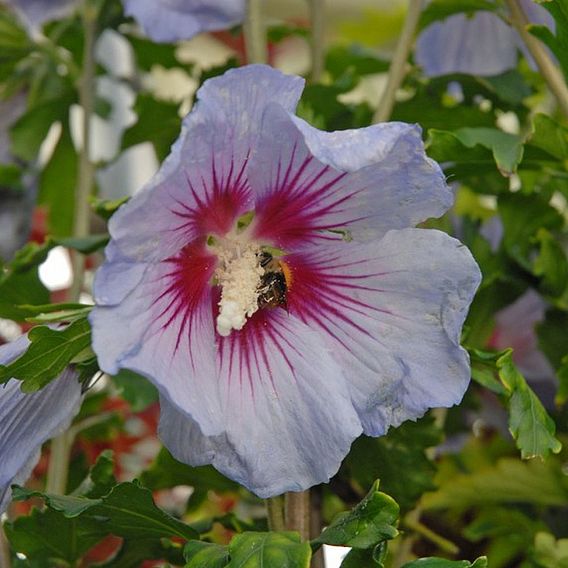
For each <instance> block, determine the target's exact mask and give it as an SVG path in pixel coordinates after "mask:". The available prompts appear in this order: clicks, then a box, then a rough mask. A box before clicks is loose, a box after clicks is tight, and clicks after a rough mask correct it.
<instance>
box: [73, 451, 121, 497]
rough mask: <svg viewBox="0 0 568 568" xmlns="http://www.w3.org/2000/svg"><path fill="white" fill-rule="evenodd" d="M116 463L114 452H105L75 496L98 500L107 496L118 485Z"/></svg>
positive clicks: (75, 492)
mask: <svg viewBox="0 0 568 568" xmlns="http://www.w3.org/2000/svg"><path fill="white" fill-rule="evenodd" d="M113 471H114V463H113V459H112V451H111V450H104V451H103V452H101V453H100V454H99V456H98V458H97V461H96V462H95V464H94V465H93V466H92V467H91V469H90V470H89V474H88V475H87V477H86V478H85V479H84V480H83V481H82V482H81V484H80V485H79V487H77V489H75V491H73V495H74V496H78V495H80V496H82V497H88V498H89V499H97V498H99V497H102V496H103V495H107V494H108V493H109V492H110V491H111V490H112V488H113V487H114V486H115V485H116V479H115V477H114V473H113Z"/></svg>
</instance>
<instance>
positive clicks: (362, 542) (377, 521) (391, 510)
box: [312, 481, 399, 548]
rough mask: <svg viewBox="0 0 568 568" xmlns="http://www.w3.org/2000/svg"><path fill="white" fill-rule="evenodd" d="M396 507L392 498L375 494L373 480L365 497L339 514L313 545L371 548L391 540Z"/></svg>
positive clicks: (375, 484)
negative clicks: (347, 510)
mask: <svg viewBox="0 0 568 568" xmlns="http://www.w3.org/2000/svg"><path fill="white" fill-rule="evenodd" d="M398 515H399V507H398V505H397V503H396V502H395V501H394V499H393V498H392V497H389V496H388V495H386V494H385V493H381V492H380V491H379V482H378V481H376V482H375V483H374V484H373V487H372V488H371V490H370V491H369V493H367V495H366V496H365V498H364V499H363V500H362V501H361V502H360V503H359V504H358V505H357V506H356V507H355V508H354V509H353V510H351V511H349V512H345V513H341V514H340V515H338V516H337V517H336V518H335V519H334V520H333V521H332V523H331V524H330V525H329V526H328V527H327V528H326V529H324V531H323V532H322V533H321V535H320V536H319V537H317V538H316V539H314V540H313V541H312V542H313V544H316V545H317V544H332V545H336V546H338V545H339V546H350V547H352V548H371V547H373V546H376V545H377V544H379V543H381V542H383V541H385V540H390V539H393V538H395V537H396V536H397V535H398V530H397V529H396V524H397V521H398Z"/></svg>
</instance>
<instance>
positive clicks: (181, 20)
mask: <svg viewBox="0 0 568 568" xmlns="http://www.w3.org/2000/svg"><path fill="white" fill-rule="evenodd" d="M123 4H124V11H125V14H126V15H127V16H132V17H134V19H135V20H136V21H137V22H138V23H139V24H140V26H141V27H142V29H143V30H144V32H145V33H146V35H147V36H148V37H150V38H151V39H153V40H154V41H157V42H174V41H178V40H182V39H189V38H191V37H193V36H194V35H197V34H199V33H201V32H207V31H215V30H223V29H226V28H230V27H233V26H234V25H236V24H239V23H240V22H241V21H242V20H243V18H244V14H245V0H123Z"/></svg>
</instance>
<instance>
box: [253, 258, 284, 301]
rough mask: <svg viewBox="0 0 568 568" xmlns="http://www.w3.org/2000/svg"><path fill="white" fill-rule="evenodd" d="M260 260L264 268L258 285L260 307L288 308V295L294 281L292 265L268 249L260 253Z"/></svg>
mask: <svg viewBox="0 0 568 568" xmlns="http://www.w3.org/2000/svg"><path fill="white" fill-rule="evenodd" d="M258 261H259V264H260V266H261V267H262V268H264V274H263V275H262V276H261V277H260V285H259V287H258V300H257V302H258V307H259V308H284V309H285V310H288V299H287V295H288V290H289V289H290V285H291V283H292V273H291V271H290V267H289V266H288V265H287V264H286V263H285V262H284V261H282V260H278V259H275V258H274V257H273V256H272V254H271V253H269V252H267V251H262V252H260V253H259V254H258Z"/></svg>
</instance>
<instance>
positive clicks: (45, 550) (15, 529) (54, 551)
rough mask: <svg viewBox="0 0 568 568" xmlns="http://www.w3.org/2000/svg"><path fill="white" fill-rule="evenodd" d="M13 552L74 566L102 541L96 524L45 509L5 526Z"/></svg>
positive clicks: (34, 511)
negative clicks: (62, 561) (73, 564)
mask: <svg viewBox="0 0 568 568" xmlns="http://www.w3.org/2000/svg"><path fill="white" fill-rule="evenodd" d="M4 530H5V531H6V536H7V537H8V540H9V541H10V545H11V546H12V548H13V549H14V551H16V552H19V553H22V554H25V555H26V556H28V557H30V558H46V559H58V560H65V561H66V562H69V563H74V562H75V561H76V560H78V559H79V558H81V556H83V554H85V552H87V550H89V548H91V547H92V546H93V545H94V544H96V543H97V542H98V541H99V540H101V538H102V536H103V535H102V534H101V533H100V532H99V531H97V529H96V523H95V521H92V520H88V521H81V522H79V521H78V520H77V519H69V518H66V517H64V516H63V515H61V514H59V513H57V512H56V511H52V510H50V509H47V510H45V511H39V510H38V509H34V510H32V512H31V514H30V515H29V516H27V517H19V518H18V519H16V520H15V521H14V522H12V523H6V524H5V525H4Z"/></svg>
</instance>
